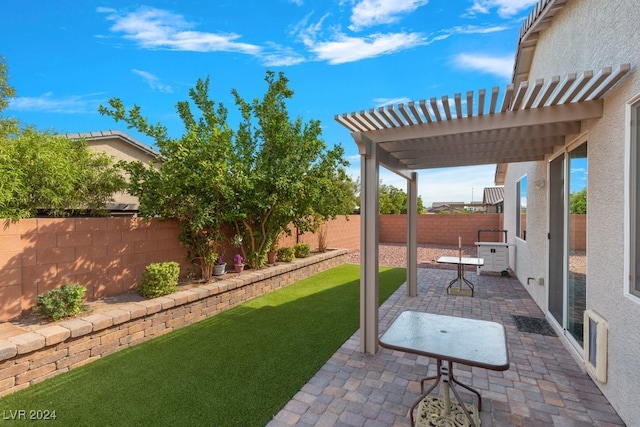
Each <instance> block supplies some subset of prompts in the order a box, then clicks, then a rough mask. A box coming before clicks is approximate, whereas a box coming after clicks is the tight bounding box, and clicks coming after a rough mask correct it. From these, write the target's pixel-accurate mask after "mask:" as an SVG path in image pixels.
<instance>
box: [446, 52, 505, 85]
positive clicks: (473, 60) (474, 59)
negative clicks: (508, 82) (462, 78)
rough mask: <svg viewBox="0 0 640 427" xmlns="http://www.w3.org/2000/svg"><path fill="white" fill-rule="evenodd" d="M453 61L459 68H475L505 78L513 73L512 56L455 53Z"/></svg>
mask: <svg viewBox="0 0 640 427" xmlns="http://www.w3.org/2000/svg"><path fill="white" fill-rule="evenodd" d="M453 61H454V63H455V65H456V66H457V67H459V68H464V69H471V70H477V71H481V72H484V73H489V74H494V75H496V76H500V77H504V78H507V79H509V78H511V76H512V74H513V57H512V56H491V55H481V54H471V53H461V54H459V55H456V56H455V58H454V59H453Z"/></svg>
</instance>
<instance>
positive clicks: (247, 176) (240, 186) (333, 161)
mask: <svg viewBox="0 0 640 427" xmlns="http://www.w3.org/2000/svg"><path fill="white" fill-rule="evenodd" d="M265 81H266V82H267V85H268V87H267V91H266V93H265V95H264V97H263V98H262V99H254V100H253V101H252V102H247V101H245V100H244V99H243V98H242V97H241V96H240V94H239V93H238V92H237V91H236V90H233V91H232V93H233V95H234V97H235V101H236V105H237V106H238V107H239V109H240V112H241V114H242V118H243V120H242V122H241V124H240V127H239V129H238V132H237V137H236V139H235V143H234V147H233V148H234V149H233V154H232V157H231V159H232V161H231V172H232V174H233V176H232V179H231V181H230V182H232V183H233V189H234V195H235V197H234V200H233V201H232V203H231V204H230V205H231V211H230V215H231V217H232V218H233V224H234V227H235V230H236V232H237V233H238V234H239V235H242V237H243V242H244V244H243V251H245V250H246V251H248V254H244V253H243V255H247V256H248V259H249V260H250V262H251V264H252V266H253V267H254V268H255V267H258V266H259V265H260V263H261V262H262V261H263V260H264V256H265V255H266V253H267V251H268V250H269V249H270V248H271V247H272V246H273V244H274V243H276V242H277V240H278V238H279V237H280V235H281V234H283V233H291V229H290V227H289V225H290V224H294V225H295V226H296V228H297V229H298V230H299V231H303V232H304V231H310V230H315V229H317V227H318V226H319V225H321V224H322V223H323V222H324V221H326V220H327V219H331V218H335V217H336V216H337V215H340V214H345V215H346V214H349V213H351V212H352V211H353V208H354V206H355V204H354V193H353V186H352V185H351V184H350V182H351V180H350V179H349V177H348V176H347V174H346V172H345V170H344V168H345V167H346V166H347V165H348V163H347V162H346V161H345V160H344V159H343V154H344V151H343V149H342V147H341V146H339V145H338V146H335V147H334V148H333V149H330V150H329V149H327V147H326V145H325V143H324V142H323V141H322V139H321V132H322V131H321V127H320V121H318V120H310V121H309V122H308V123H303V122H302V119H301V118H300V117H298V118H296V119H295V120H291V119H290V118H289V114H288V111H287V107H286V100H287V99H290V98H292V97H293V90H292V89H290V88H289V87H288V85H287V83H288V79H287V78H286V77H285V76H284V74H283V73H279V75H278V76H277V78H276V75H275V73H273V72H271V71H268V72H267V75H266V77H265Z"/></svg>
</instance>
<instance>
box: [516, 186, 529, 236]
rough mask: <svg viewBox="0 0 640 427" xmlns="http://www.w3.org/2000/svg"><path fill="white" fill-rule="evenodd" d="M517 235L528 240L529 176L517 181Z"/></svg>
mask: <svg viewBox="0 0 640 427" xmlns="http://www.w3.org/2000/svg"><path fill="white" fill-rule="evenodd" d="M516 212H517V213H516V236H518V237H519V238H521V239H522V240H527V176H526V175H525V176H523V177H522V178H520V179H519V180H518V181H516Z"/></svg>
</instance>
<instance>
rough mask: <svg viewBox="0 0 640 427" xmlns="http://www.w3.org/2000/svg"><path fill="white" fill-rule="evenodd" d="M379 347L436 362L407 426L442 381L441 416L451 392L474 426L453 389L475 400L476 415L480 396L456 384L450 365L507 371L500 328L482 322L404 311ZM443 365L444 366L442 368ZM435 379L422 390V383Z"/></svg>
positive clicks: (506, 357)
mask: <svg viewBox="0 0 640 427" xmlns="http://www.w3.org/2000/svg"><path fill="white" fill-rule="evenodd" d="M379 343H380V346H382V347H385V348H389V349H392V350H399V351H404V352H406V353H412V354H417V355H421V356H426V357H432V358H434V359H436V372H437V374H436V375H435V376H431V377H427V378H423V379H422V380H421V391H422V395H421V396H420V398H418V400H417V401H416V402H415V403H414V404H413V406H412V407H411V410H410V417H411V425H412V426H413V425H415V424H414V416H413V412H414V410H415V408H416V407H417V406H418V405H419V404H420V403H421V402H422V401H423V400H424V399H425V398H426V397H427V396H428V395H429V393H431V392H432V391H433V390H434V389H435V388H436V387H437V386H438V384H440V383H441V382H442V400H443V411H442V414H441V415H442V416H448V415H449V412H450V409H451V408H452V405H451V403H450V399H449V390H451V391H452V392H453V394H454V396H455V398H456V400H457V401H458V405H457V406H458V407H459V409H460V410H461V411H462V412H463V413H464V415H466V417H467V418H468V420H469V421H470V423H471V424H470V425H472V426H476V425H477V424H479V422H478V423H476V421H475V420H474V419H473V417H472V416H471V413H470V411H469V409H468V408H467V406H466V405H465V404H464V403H463V402H462V400H461V399H460V395H459V394H458V391H457V390H456V385H459V386H461V387H463V388H465V389H467V390H468V391H470V392H472V393H474V394H475V395H476V396H477V398H478V412H479V411H481V410H482V398H481V397H480V393H479V392H478V391H476V390H474V389H473V388H471V387H469V386H468V385H466V384H463V383H461V382H459V381H458V380H457V379H456V378H455V377H454V375H453V363H454V362H455V363H459V364H462V365H467V366H472V367H480V368H485V369H490V370H494V371H505V370H507V369H509V355H508V351H507V339H506V332H505V329H504V326H502V325H501V324H499V323H496V322H490V321H486V320H475V319H466V318H462V317H453V316H444V315H439V314H430V313H421V312H417V311H404V312H402V313H400V315H399V316H398V317H397V318H396V319H395V320H394V321H393V323H392V324H391V325H390V326H389V329H387V330H386V332H385V333H384V334H383V335H382V336H381V337H380V339H379ZM443 362H446V366H445V365H443ZM428 380H435V381H434V383H433V385H432V386H431V387H430V388H429V389H427V390H425V389H424V384H425V381H428Z"/></svg>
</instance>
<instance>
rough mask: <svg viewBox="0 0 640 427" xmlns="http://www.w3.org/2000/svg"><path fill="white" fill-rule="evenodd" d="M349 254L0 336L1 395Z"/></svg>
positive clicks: (250, 273)
mask: <svg viewBox="0 0 640 427" xmlns="http://www.w3.org/2000/svg"><path fill="white" fill-rule="evenodd" d="M347 254H348V251H347V250H345V249H342V250H332V251H328V252H326V253H324V254H316V255H313V256H311V257H309V258H304V259H298V260H296V261H294V262H291V263H281V264H279V265H276V266H272V267H268V268H264V269H260V270H257V271H251V270H247V271H245V272H243V273H240V274H233V275H229V277H228V278H225V279H222V280H217V279H216V280H215V281H213V282H210V283H208V284H205V285H201V286H198V287H193V288H190V289H186V290H181V291H178V292H176V293H173V294H170V295H167V296H163V297H159V298H154V299H150V300H144V301H140V302H130V303H122V304H115V305H114V306H113V307H109V309H108V310H106V311H103V312H97V313H94V314H91V315H86V316H82V315H80V316H78V317H76V318H73V319H70V320H64V321H60V322H56V323H52V324H50V325H47V326H44V327H41V328H39V329H35V330H33V331H29V332H24V333H22V334H19V335H15V336H12V337H9V338H6V339H0V397H1V396H4V395H7V394H9V393H13V392H16V391H18V390H21V389H23V388H26V387H28V386H30V385H32V384H35V383H38V382H41V381H44V380H46V379H48V378H51V377H53V376H55V375H58V374H60V373H63V372H67V371H69V370H71V369H74V368H77V367H80V366H83V365H85V364H87V363H90V362H92V361H94V360H97V359H99V358H101V357H103V356H106V355H108V354H111V353H113V352H115V351H118V350H121V349H123V348H126V347H129V346H131V345H135V344H138V343H141V342H144V341H146V340H148V339H151V338H153V337H157V336H160V335H163V334H166V333H168V332H171V331H173V330H175V329H178V328H181V327H183V326H186V325H189V324H192V323H195V322H198V321H200V320H203V319H206V318H207V317H210V316H212V315H214V314H216V313H219V312H221V311H223V310H226V309H229V308H231V307H234V306H236V305H238V304H241V303H243V302H245V301H248V300H250V299H252V298H254V297H257V296H260V295H263V294H266V293H269V292H271V291H274V290H276V289H280V288H282V287H285V286H287V285H289V284H291V283H294V282H296V281H298V280H301V279H303V278H306V277H308V276H311V275H313V274H315V273H319V272H321V271H324V270H327V269H329V268H332V267H334V266H337V265H340V264H343V263H344V262H345V261H346V256H347Z"/></svg>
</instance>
